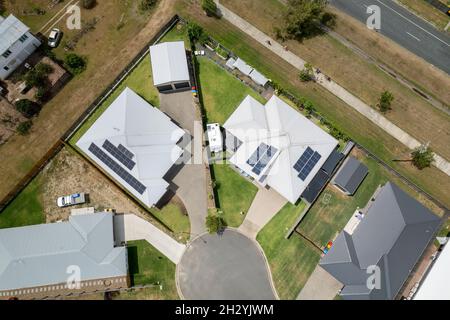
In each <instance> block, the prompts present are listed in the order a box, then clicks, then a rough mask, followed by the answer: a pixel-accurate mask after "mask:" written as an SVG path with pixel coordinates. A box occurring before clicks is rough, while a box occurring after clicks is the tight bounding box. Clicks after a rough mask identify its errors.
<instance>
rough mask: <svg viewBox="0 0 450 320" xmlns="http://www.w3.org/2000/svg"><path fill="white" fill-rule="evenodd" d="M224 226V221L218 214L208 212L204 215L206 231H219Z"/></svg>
mask: <svg viewBox="0 0 450 320" xmlns="http://www.w3.org/2000/svg"><path fill="white" fill-rule="evenodd" d="M224 228H225V222H224V221H223V219H222V218H221V217H220V216H219V215H218V214H209V215H208V216H207V217H206V229H208V232H209V233H211V234H213V233H219V232H221V231H222V230H223V229H224Z"/></svg>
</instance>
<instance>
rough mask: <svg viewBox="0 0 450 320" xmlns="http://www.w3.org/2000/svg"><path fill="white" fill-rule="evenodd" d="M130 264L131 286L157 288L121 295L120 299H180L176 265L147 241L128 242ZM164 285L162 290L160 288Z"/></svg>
mask: <svg viewBox="0 0 450 320" xmlns="http://www.w3.org/2000/svg"><path fill="white" fill-rule="evenodd" d="M128 264H129V272H130V278H131V285H132V286H136V285H157V287H155V288H150V289H145V291H140V290H138V291H135V292H134V293H128V294H121V297H120V298H127V296H128V298H129V299H138V298H139V296H140V295H141V294H146V295H152V296H154V295H156V296H157V297H156V299H178V293H177V289H176V285H175V264H174V263H172V262H171V261H170V260H169V259H167V258H166V257H165V256H164V255H163V254H162V253H160V252H159V251H158V250H156V249H155V248H154V247H153V246H151V245H150V244H149V243H148V242H146V241H131V242H128ZM159 285H162V290H160V288H159V287H158V286H159Z"/></svg>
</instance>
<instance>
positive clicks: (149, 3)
mask: <svg viewBox="0 0 450 320" xmlns="http://www.w3.org/2000/svg"><path fill="white" fill-rule="evenodd" d="M156 2H157V0H141V2H140V3H139V9H140V10H141V11H148V10H150V9H152V8H153V7H154V6H155V4H156Z"/></svg>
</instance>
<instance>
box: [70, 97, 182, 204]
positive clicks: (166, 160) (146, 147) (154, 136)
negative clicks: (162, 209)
mask: <svg viewBox="0 0 450 320" xmlns="http://www.w3.org/2000/svg"><path fill="white" fill-rule="evenodd" d="M184 134H185V132H184V130H182V129H181V128H179V127H178V126H177V125H175V124H174V123H173V122H172V121H171V119H170V118H169V117H168V116H167V115H165V114H164V113H163V112H161V111H160V110H159V109H157V108H154V107H153V106H151V105H150V104H149V103H147V102H146V101H145V100H144V99H142V98H141V97H140V96H139V95H137V94H136V93H135V92H134V91H133V90H131V89H129V88H126V89H125V90H124V91H123V92H122V93H121V94H120V96H119V97H118V98H117V99H116V100H115V101H114V102H113V103H112V104H111V105H110V106H109V107H108V109H106V111H105V112H104V113H103V114H102V115H101V116H100V118H99V119H97V121H96V122H95V123H94V124H93V125H92V127H91V128H90V129H89V130H88V131H87V132H86V133H85V134H84V135H83V136H82V137H81V139H80V140H79V141H78V142H77V146H78V147H79V148H80V149H81V150H83V152H84V153H85V154H86V155H87V156H89V157H90V158H91V159H92V160H93V161H94V162H95V163H97V164H98V165H99V166H100V167H102V168H103V169H104V170H105V171H106V172H107V173H108V174H109V175H111V176H112V177H114V178H115V179H116V180H117V181H118V182H119V183H120V184H121V185H123V186H124V187H125V188H126V189H127V190H128V191H129V192H130V193H132V194H133V195H134V196H135V197H136V198H137V199H139V200H140V201H142V202H143V203H145V204H146V205H147V206H149V207H151V206H153V205H155V204H156V203H157V202H158V201H159V199H160V198H161V197H162V196H163V195H164V194H165V193H166V191H167V187H168V186H169V183H167V182H166V181H165V180H164V179H163V177H164V176H165V174H166V173H167V172H168V170H169V169H170V168H171V167H172V166H173V165H174V163H175V162H176V161H177V160H178V159H179V158H180V156H181V154H182V153H183V150H182V149H181V148H180V147H178V146H177V145H176V143H177V142H178V141H179V140H180V139H181V137H182V136H183V135H184ZM106 140H108V141H110V142H111V143H112V144H113V145H114V146H116V147H118V146H119V145H122V146H123V147H125V148H126V149H128V150H129V151H130V152H131V153H132V154H133V157H132V159H131V160H132V161H134V162H135V165H134V167H133V168H132V169H131V170H130V169H129V168H127V167H126V166H125V165H123V164H122V163H121V162H119V161H117V159H116V158H114V157H112V156H111V154H110V153H109V152H107V150H105V149H104V148H103V144H104V143H105V141H106ZM91 144H95V145H96V146H97V147H99V148H100V149H101V150H102V151H103V152H105V153H106V154H107V155H108V156H109V157H110V158H112V159H113V160H114V161H115V162H116V163H117V164H118V165H119V166H120V167H122V168H123V169H124V170H125V171H126V172H127V173H128V174H130V175H131V176H132V177H134V178H135V179H137V180H138V181H139V182H140V183H142V184H143V185H144V186H145V187H146V189H145V192H143V193H142V194H141V193H139V192H138V191H137V190H135V188H133V187H132V186H131V185H130V184H129V183H128V182H127V181H126V180H124V179H123V178H121V177H120V176H119V175H118V174H117V173H116V172H114V171H113V170H112V169H110V168H109V167H108V166H106V165H105V164H104V163H103V162H102V161H101V160H100V159H99V158H98V157H97V156H95V155H94V154H93V153H92V152H91V151H89V148H90V146H91Z"/></svg>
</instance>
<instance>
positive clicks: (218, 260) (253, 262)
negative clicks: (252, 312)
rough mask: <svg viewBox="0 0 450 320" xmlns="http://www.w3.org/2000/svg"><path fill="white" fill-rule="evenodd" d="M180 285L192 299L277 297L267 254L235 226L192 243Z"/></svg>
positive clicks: (180, 271)
mask: <svg viewBox="0 0 450 320" xmlns="http://www.w3.org/2000/svg"><path fill="white" fill-rule="evenodd" d="M177 285H178V288H179V290H180V291H181V292H180V293H181V296H182V297H184V298H185V299H188V300H274V299H276V294H275V293H274V289H273V285H272V281H271V276H270V271H269V268H268V265H267V262H266V259H265V256H264V253H263V252H262V250H261V249H260V247H259V246H258V245H257V243H256V242H255V241H253V240H251V239H249V238H247V237H246V236H244V235H243V234H241V233H240V232H238V231H237V230H231V229H227V230H226V231H225V232H224V233H223V234H222V235H217V234H214V235H210V234H205V235H203V236H201V237H199V238H197V239H195V240H194V241H193V242H191V244H190V245H188V247H187V249H186V252H185V254H184V256H183V258H182V259H181V261H180V263H179V264H178V266H177Z"/></svg>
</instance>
